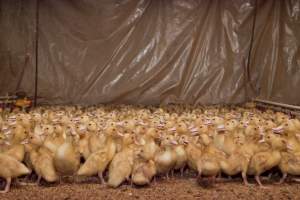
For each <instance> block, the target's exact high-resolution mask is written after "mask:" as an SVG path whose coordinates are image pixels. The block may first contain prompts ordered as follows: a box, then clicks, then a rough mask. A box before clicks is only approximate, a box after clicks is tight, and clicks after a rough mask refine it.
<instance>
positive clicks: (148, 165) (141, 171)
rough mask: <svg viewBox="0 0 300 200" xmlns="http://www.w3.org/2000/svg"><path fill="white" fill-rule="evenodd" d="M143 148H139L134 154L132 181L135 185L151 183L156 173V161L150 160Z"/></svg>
mask: <svg viewBox="0 0 300 200" xmlns="http://www.w3.org/2000/svg"><path fill="white" fill-rule="evenodd" d="M144 153H145V152H144V150H143V149H142V148H140V149H137V150H136V151H135V154H134V165H133V169H132V175H131V179H132V183H134V184H135V185H149V184H150V182H151V180H152V178H153V177H154V176H155V174H156V167H155V162H154V161H153V160H148V158H149V157H148V156H147V155H145V154H144Z"/></svg>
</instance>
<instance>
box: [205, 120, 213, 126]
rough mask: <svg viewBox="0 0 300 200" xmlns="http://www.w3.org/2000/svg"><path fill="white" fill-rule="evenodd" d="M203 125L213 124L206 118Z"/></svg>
mask: <svg viewBox="0 0 300 200" xmlns="http://www.w3.org/2000/svg"><path fill="white" fill-rule="evenodd" d="M204 124H205V125H213V123H212V122H211V120H206V122H204Z"/></svg>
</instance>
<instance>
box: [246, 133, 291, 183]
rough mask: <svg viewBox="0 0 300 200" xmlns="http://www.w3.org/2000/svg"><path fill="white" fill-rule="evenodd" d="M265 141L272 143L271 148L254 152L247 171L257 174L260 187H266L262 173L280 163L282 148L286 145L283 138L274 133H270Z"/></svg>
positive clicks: (250, 173)
mask: <svg viewBox="0 0 300 200" xmlns="http://www.w3.org/2000/svg"><path fill="white" fill-rule="evenodd" d="M265 141H266V142H267V143H268V144H269V145H270V149H269V150H266V151H263V152H258V153H256V154H254V155H253V156H252V158H251V160H250V163H249V166H248V171H247V174H248V175H255V180H256V182H257V183H258V184H259V186H260V187H264V186H263V185H262V183H261V181H260V177H259V176H260V174H262V173H263V172H265V171H267V170H270V169H272V168H273V167H275V166H278V165H279V164H280V161H281V150H282V149H283V148H284V147H285V145H286V142H285V141H284V140H283V139H281V138H278V137H276V136H274V134H268V135H267V136H266V139H265Z"/></svg>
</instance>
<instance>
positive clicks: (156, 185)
mask: <svg viewBox="0 0 300 200" xmlns="http://www.w3.org/2000/svg"><path fill="white" fill-rule="evenodd" d="M176 176H177V175H176ZM76 182H77V183H74V181H70V180H64V181H63V182H62V183H60V184H54V185H49V184H46V183H42V184H41V186H19V185H16V183H15V184H13V185H12V188H11V191H10V192H9V193H7V194H0V199H1V200H6V199H10V200H11V199H14V200H18V199H19V200H21V199H22V200H23V199H28V200H35V199H39V200H42V199H57V200H71V199H72V200H73V199H74V200H76V199H78V200H81V199H82V200H84V199H101V200H102V199H118V200H119V199H120V200H121V199H125V200H127V199H141V200H142V199H147V200H152V199H153V200H160V199H173V200H178V199H185V200H188V199H216V200H221V199H224V200H230V199H255V200H259V199H266V200H269V199H284V200H286V199H300V184H297V183H292V182H289V183H285V184H282V185H276V184H275V180H273V181H264V183H265V185H266V186H267V187H268V188H266V189H261V188H259V187H258V186H257V185H256V184H255V183H254V180H253V179H250V183H252V184H253V185H252V186H250V187H246V186H244V185H243V184H242V183H241V180H240V178H237V179H234V180H232V181H230V182H229V181H225V182H223V181H222V182H217V183H216V184H215V185H214V186H213V187H210V188H203V187H201V186H199V184H198V183H197V182H196V179H195V178H193V176H191V175H188V176H186V177H184V178H181V177H179V176H177V177H174V178H170V179H169V180H166V179H165V178H160V179H157V180H156V182H153V183H152V184H151V186H148V187H140V188H138V187H131V186H130V185H129V184H124V185H122V186H121V187H119V188H117V189H112V188H108V187H106V186H104V185H100V184H99V183H98V180H97V179H95V178H92V179H90V180H86V181H82V180H79V181H78V180H77V181H76ZM2 187H3V183H2V186H1V188H2Z"/></svg>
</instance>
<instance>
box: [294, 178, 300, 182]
mask: <svg viewBox="0 0 300 200" xmlns="http://www.w3.org/2000/svg"><path fill="white" fill-rule="evenodd" d="M292 180H293V181H296V182H300V178H293V179H292Z"/></svg>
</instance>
